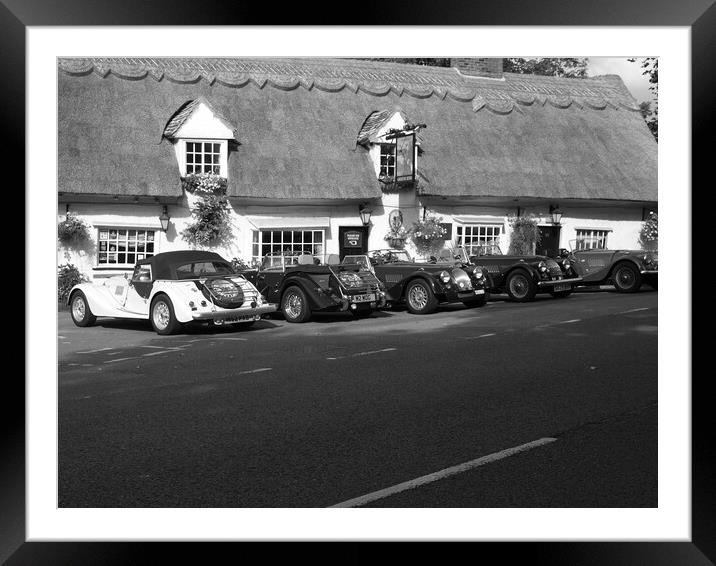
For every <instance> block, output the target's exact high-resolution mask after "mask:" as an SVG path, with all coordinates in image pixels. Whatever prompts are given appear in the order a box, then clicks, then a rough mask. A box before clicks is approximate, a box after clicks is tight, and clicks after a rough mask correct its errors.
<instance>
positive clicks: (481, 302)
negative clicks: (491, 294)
mask: <svg viewBox="0 0 716 566" xmlns="http://www.w3.org/2000/svg"><path fill="white" fill-rule="evenodd" d="M486 303H487V297H486V296H485V295H482V296H480V297H477V298H476V299H470V300H469V301H463V302H462V304H463V305H465V306H466V307H468V308H475V307H483V306H485V304H486Z"/></svg>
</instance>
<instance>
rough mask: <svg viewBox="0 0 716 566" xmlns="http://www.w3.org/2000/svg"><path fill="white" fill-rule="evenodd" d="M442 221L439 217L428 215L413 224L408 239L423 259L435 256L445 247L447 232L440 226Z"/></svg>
mask: <svg viewBox="0 0 716 566" xmlns="http://www.w3.org/2000/svg"><path fill="white" fill-rule="evenodd" d="M442 221H443V219H442V217H441V216H433V215H432V214H428V215H426V216H425V217H424V218H423V219H422V220H418V221H417V222H414V223H413V227H412V228H411V229H410V239H411V240H412V242H413V245H414V246H415V249H416V250H417V251H418V253H419V254H420V255H422V256H423V257H428V256H431V255H436V254H437V253H438V252H439V251H440V250H441V249H442V248H443V246H444V245H445V235H446V234H447V230H446V229H445V227H444V226H442V225H441V224H440V223H441V222H442Z"/></svg>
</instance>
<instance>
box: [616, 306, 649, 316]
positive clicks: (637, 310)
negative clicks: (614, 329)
mask: <svg viewBox="0 0 716 566" xmlns="http://www.w3.org/2000/svg"><path fill="white" fill-rule="evenodd" d="M648 310H649V307H642V308H640V309H629V310H628V311H621V312H619V313H617V314H626V313H628V312H639V311H648Z"/></svg>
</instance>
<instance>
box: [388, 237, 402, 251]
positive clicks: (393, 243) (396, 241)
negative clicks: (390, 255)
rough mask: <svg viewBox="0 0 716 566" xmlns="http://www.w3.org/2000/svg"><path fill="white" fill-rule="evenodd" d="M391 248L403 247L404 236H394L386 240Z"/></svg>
mask: <svg viewBox="0 0 716 566" xmlns="http://www.w3.org/2000/svg"><path fill="white" fill-rule="evenodd" d="M386 241H387V242H388V245H389V246H390V247H391V248H395V249H397V250H402V249H403V248H404V247H405V238H400V237H394V238H388V239H387V240H386Z"/></svg>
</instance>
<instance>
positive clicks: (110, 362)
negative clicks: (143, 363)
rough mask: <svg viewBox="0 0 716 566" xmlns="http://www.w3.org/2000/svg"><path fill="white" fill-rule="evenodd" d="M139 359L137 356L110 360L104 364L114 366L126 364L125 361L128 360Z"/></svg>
mask: <svg viewBox="0 0 716 566" xmlns="http://www.w3.org/2000/svg"><path fill="white" fill-rule="evenodd" d="M138 359H139V358H137V357H136V356H135V357H133V358H115V359H114V360H108V361H106V362H104V363H105V364H113V363H114V362H124V361H126V360H138Z"/></svg>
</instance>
